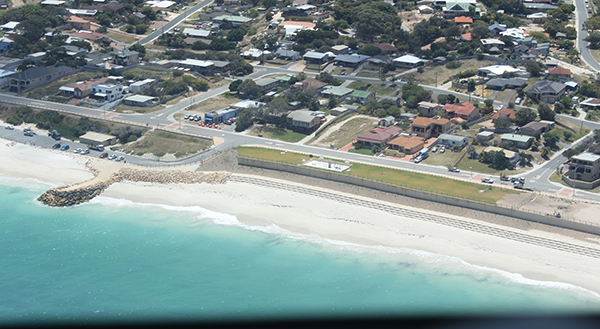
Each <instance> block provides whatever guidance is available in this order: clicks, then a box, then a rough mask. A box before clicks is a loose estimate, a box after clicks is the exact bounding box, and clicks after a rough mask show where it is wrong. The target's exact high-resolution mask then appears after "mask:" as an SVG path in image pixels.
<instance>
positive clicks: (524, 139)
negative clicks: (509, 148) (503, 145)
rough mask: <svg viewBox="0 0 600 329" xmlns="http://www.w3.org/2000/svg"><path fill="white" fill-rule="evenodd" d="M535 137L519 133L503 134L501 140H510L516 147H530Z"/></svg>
mask: <svg viewBox="0 0 600 329" xmlns="http://www.w3.org/2000/svg"><path fill="white" fill-rule="evenodd" d="M533 139H534V138H533V137H531V136H524V135H518V134H503V135H502V137H500V140H501V141H502V142H510V143H512V144H513V145H514V146H515V147H517V148H520V149H528V148H529V147H530V146H531V141H532V140H533Z"/></svg>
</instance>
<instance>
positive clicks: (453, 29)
mask: <svg viewBox="0 0 600 329" xmlns="http://www.w3.org/2000/svg"><path fill="white" fill-rule="evenodd" d="M461 34H462V31H461V30H460V26H458V25H453V26H450V27H448V28H447V29H446V32H445V33H444V36H445V37H446V39H455V38H456V37H459V36H460V35H461Z"/></svg>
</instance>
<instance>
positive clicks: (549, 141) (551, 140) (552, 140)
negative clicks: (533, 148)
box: [544, 131, 560, 149]
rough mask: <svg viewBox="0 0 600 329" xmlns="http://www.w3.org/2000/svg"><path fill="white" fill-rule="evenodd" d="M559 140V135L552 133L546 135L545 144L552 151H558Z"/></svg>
mask: <svg viewBox="0 0 600 329" xmlns="http://www.w3.org/2000/svg"><path fill="white" fill-rule="evenodd" d="M559 140H560V138H559V137H558V135H557V134H555V133H553V132H551V131H549V132H547V133H545V134H544V144H545V145H546V146H547V147H549V148H550V149H556V148H557V145H556V143H558V141H559Z"/></svg>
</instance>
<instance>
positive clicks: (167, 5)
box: [146, 0, 177, 10]
mask: <svg viewBox="0 0 600 329" xmlns="http://www.w3.org/2000/svg"><path fill="white" fill-rule="evenodd" d="M176 4H177V3H176V2H174V1H168V0H162V1H161V0H151V1H146V5H147V6H150V7H152V9H154V10H171V9H174V8H175V5H176Z"/></svg>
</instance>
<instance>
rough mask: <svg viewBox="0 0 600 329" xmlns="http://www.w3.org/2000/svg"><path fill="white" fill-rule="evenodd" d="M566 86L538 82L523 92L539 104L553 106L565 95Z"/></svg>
mask: <svg viewBox="0 0 600 329" xmlns="http://www.w3.org/2000/svg"><path fill="white" fill-rule="evenodd" d="M566 88H567V86H566V85H565V84H563V83H560V82H554V81H550V80H540V81H538V82H537V83H536V84H534V85H533V86H531V87H530V88H529V89H527V90H526V91H525V93H527V96H528V97H531V98H535V99H537V100H538V101H539V102H544V103H548V104H554V102H556V101H559V100H560V99H561V98H563V96H564V95H565V91H566Z"/></svg>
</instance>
